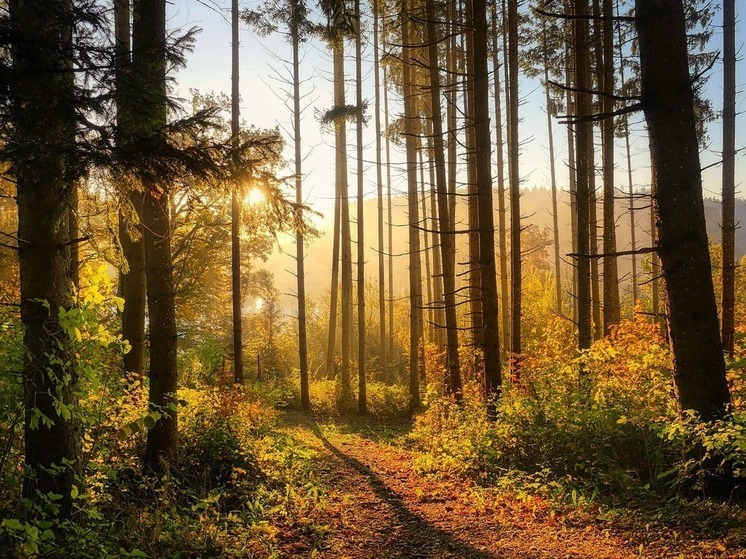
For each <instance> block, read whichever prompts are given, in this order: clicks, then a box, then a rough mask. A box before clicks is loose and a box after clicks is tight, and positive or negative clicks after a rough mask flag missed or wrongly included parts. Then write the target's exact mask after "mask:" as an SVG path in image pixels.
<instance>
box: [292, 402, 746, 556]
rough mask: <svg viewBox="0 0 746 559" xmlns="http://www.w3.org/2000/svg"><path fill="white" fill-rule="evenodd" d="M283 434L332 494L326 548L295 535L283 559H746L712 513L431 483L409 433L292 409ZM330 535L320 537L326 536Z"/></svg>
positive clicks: (446, 479) (401, 427)
mask: <svg viewBox="0 0 746 559" xmlns="http://www.w3.org/2000/svg"><path fill="white" fill-rule="evenodd" d="M281 430H282V431H284V432H286V433H287V434H288V435H290V436H291V437H292V438H293V439H295V440H296V441H297V442H298V443H299V444H300V445H301V446H302V447H304V448H306V449H308V450H309V451H310V452H311V453H312V455H313V458H312V459H313V460H314V462H315V466H314V470H315V473H316V474H317V475H318V477H319V480H320V481H321V484H322V486H323V487H322V491H323V492H324V494H325V498H324V505H323V507H322V508H321V509H320V510H319V511H317V512H316V513H314V514H317V515H318V518H316V519H314V522H316V523H319V524H321V525H323V526H324V529H323V530H321V532H322V533H323V534H325V535H324V536H323V537H322V538H321V539H318V538H313V537H310V536H308V535H307V534H298V533H293V532H294V531H295V530H292V529H291V530H288V531H287V532H286V533H285V534H284V536H281V537H280V541H279V542H278V543H279V549H278V551H279V552H280V556H281V557H298V558H300V557H313V558H319V559H321V558H325V559H326V558H328V559H425V558H433V559H446V558H472V559H492V558H494V559H518V558H520V559H539V558H541V559H565V558H587V559H606V558H608V559H612V558H613V559H627V558H641V557H645V558H664V557H665V558H686V559H689V558H700V557H707V558H709V557H712V558H716V557H717V558H740V557H743V558H746V526H745V525H744V524H741V523H739V522H736V523H735V525H734V523H733V519H732V518H731V519H730V521H728V522H724V521H723V519H722V518H721V517H720V516H719V515H718V514H717V509H714V511H713V514H710V511H708V508H707V506H708V505H701V506H700V505H697V506H693V507H692V508H691V509H686V507H684V508H683V509H682V508H679V509H677V512H676V514H669V512H668V510H669V509H667V508H666V506H665V505H664V504H661V503H649V506H648V507H644V510H630V509H628V508H625V509H622V510H618V509H609V508H607V507H603V506H599V505H594V506H590V505H586V506H582V507H580V506H562V505H560V504H557V503H553V502H552V501H551V500H548V499H543V498H540V497H535V496H530V495H525V494H519V493H516V492H511V491H510V490H506V489H505V488H503V489H495V488H485V487H480V486H478V485H476V484H475V483H473V482H472V481H469V480H464V479H463V478H460V477H451V476H448V475H442V474H441V475H438V476H437V477H436V476H432V475H430V476H423V475H422V474H421V473H419V472H418V471H416V469H415V468H414V467H413V460H414V459H415V457H416V456H417V453H416V451H413V450H411V449H409V448H407V444H406V437H405V436H406V433H407V431H408V426H407V425H406V424H403V423H399V424H382V423H370V422H365V421H363V420H360V419H351V420H346V421H342V420H337V421H331V420H326V419H323V420H322V419H315V418H314V417H312V416H308V415H303V414H300V413H298V412H284V414H283V416H282V418H281ZM318 532H319V531H318V530H317V533H318Z"/></svg>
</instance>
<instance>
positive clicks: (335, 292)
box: [326, 136, 342, 380]
mask: <svg viewBox="0 0 746 559" xmlns="http://www.w3.org/2000/svg"><path fill="white" fill-rule="evenodd" d="M336 143H337V141H336V136H335V144H336ZM339 158H340V155H339V152H337V153H335V166H334V173H335V177H334V225H333V227H334V232H333V233H332V281H331V286H330V289H329V332H328V336H327V343H326V378H327V379H329V380H332V379H333V378H334V377H335V375H336V374H337V370H336V360H337V315H338V314H339V312H338V308H337V307H338V300H339V246H340V242H339V241H340V239H339V237H340V217H341V213H342V207H341V206H342V204H341V198H342V195H341V184H342V181H341V180H340V176H341V173H340V163H339Z"/></svg>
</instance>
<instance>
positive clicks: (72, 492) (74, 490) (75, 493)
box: [70, 485, 79, 499]
mask: <svg viewBox="0 0 746 559" xmlns="http://www.w3.org/2000/svg"><path fill="white" fill-rule="evenodd" d="M78 494H79V492H78V486H77V485H73V488H72V489H71V490H70V497H72V498H73V499H77V498H78Z"/></svg>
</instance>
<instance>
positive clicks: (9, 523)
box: [2, 518, 23, 530]
mask: <svg viewBox="0 0 746 559" xmlns="http://www.w3.org/2000/svg"><path fill="white" fill-rule="evenodd" d="M2 526H3V528H8V529H10V530H23V524H21V521H20V520H18V519H17V518H4V519H3V523H2Z"/></svg>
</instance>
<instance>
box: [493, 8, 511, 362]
mask: <svg viewBox="0 0 746 559" xmlns="http://www.w3.org/2000/svg"><path fill="white" fill-rule="evenodd" d="M500 35H501V34H500V33H499V32H498V19H497V2H496V1H495V2H493V3H492V70H493V72H494V82H495V84H494V85H495V135H496V142H495V151H496V152H497V231H498V245H499V261H500V302H501V303H502V304H501V309H502V312H501V313H500V317H501V325H502V328H501V330H502V331H501V334H502V347H503V351H504V352H505V351H507V350H508V349H509V348H510V280H509V279H508V240H507V223H506V211H507V210H506V207H505V159H504V154H503V151H504V143H503V116H502V101H501V100H500V90H501V89H502V87H501V85H500V58H499V56H498V50H497V42H498V38H499V36H500ZM503 54H505V53H504V52H503Z"/></svg>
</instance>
